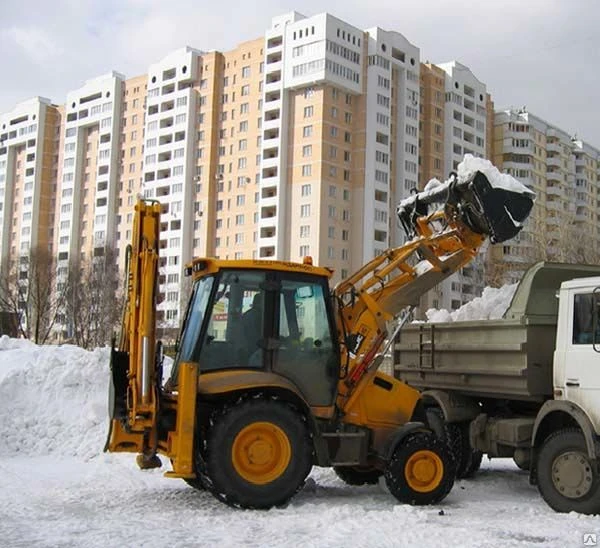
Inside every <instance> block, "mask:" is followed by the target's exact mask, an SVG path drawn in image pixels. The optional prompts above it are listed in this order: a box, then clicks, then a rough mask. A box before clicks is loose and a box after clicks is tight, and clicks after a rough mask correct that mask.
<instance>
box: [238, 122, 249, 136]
mask: <svg viewBox="0 0 600 548" xmlns="http://www.w3.org/2000/svg"><path fill="white" fill-rule="evenodd" d="M244 131H248V121H247V120H244V121H243V122H240V133H242V132H244Z"/></svg>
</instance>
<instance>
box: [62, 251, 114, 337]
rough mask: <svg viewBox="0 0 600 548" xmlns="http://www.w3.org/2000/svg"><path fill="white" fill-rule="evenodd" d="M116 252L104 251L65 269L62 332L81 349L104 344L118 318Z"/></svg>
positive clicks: (75, 262)
mask: <svg viewBox="0 0 600 548" xmlns="http://www.w3.org/2000/svg"><path fill="white" fill-rule="evenodd" d="M116 258H117V255H116V251H115V250H114V249H112V248H104V249H103V253H102V254H101V255H90V256H88V257H86V258H84V259H82V260H79V261H74V262H72V263H71V264H70V266H69V273H68V279H69V282H68V292H67V295H66V299H65V326H64V327H65V329H66V332H67V334H68V336H69V337H70V339H71V340H72V341H73V342H74V343H75V344H76V345H78V346H81V347H82V348H95V347H98V346H103V345H105V344H108V343H109V342H110V340H111V338H112V336H113V333H114V330H115V329H116V328H117V327H118V324H119V320H120V317H121V299H122V296H121V294H120V293H121V292H120V289H119V287H120V283H119V270H118V266H117V263H116Z"/></svg>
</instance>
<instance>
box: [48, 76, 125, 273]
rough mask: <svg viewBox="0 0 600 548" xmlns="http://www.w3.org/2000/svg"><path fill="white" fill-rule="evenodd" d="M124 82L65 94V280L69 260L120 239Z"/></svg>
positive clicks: (106, 80)
mask: <svg viewBox="0 0 600 548" xmlns="http://www.w3.org/2000/svg"><path fill="white" fill-rule="evenodd" d="M124 80H125V78H124V76H122V75H121V74H118V73H116V72H112V73H109V74H106V75H104V76H100V77H98V78H94V79H92V80H88V81H87V82H86V83H85V84H84V85H83V86H82V87H81V88H79V89H77V90H74V91H71V92H70V93H68V94H67V102H66V105H65V120H64V126H63V131H62V132H61V140H60V150H59V169H58V186H57V198H56V224H55V242H56V253H57V256H58V261H59V267H58V269H59V276H60V277H61V278H64V277H65V276H66V275H67V273H68V267H69V264H70V262H71V261H77V260H79V259H85V258H86V257H89V256H92V255H95V256H100V255H102V254H104V250H105V249H106V248H107V247H111V246H114V245H115V242H116V240H117V218H116V216H117V204H118V200H119V175H120V173H119V171H120V170H119V163H120V151H121V149H120V127H121V113H122V110H121V109H122V100H121V96H122V89H123V85H124Z"/></svg>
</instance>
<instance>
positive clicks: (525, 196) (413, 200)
mask: <svg viewBox="0 0 600 548" xmlns="http://www.w3.org/2000/svg"><path fill="white" fill-rule="evenodd" d="M534 198H535V194H534V193H533V192H532V191H530V190H529V189H528V188H527V187H525V186H523V185H522V184H521V183H519V182H518V181H516V180H515V179H513V178H512V177H510V176H507V175H506V174H503V175H501V174H499V173H498V176H497V177H494V179H493V182H491V181H490V180H489V179H488V177H487V176H486V175H485V174H484V173H483V172H482V171H475V172H474V173H472V174H470V175H469V176H467V177H465V178H462V179H459V178H458V177H457V176H456V174H455V173H454V174H452V175H451V177H450V179H448V180H447V181H445V182H444V183H439V182H438V183H437V184H434V185H432V186H431V188H428V189H426V190H423V191H422V192H419V193H417V194H414V195H412V196H410V197H409V198H406V199H404V200H402V202H400V205H399V206H398V209H397V214H398V219H399V220H400V223H401V224H402V226H403V227H404V230H405V232H406V234H407V236H408V238H412V237H414V236H415V235H416V233H417V232H418V229H417V224H418V223H417V219H418V218H421V217H426V216H427V215H428V214H429V211H430V207H434V208H436V207H440V205H441V204H443V206H444V207H445V208H446V209H447V210H448V213H449V215H448V217H449V218H453V217H454V218H458V219H460V221H462V222H463V223H464V224H465V225H467V227H469V229H471V230H472V231H473V232H475V233H477V234H482V235H485V236H488V237H489V239H490V241H491V242H492V243H499V242H504V241H505V240H509V239H510V238H513V237H514V236H516V235H517V234H518V233H519V231H520V230H521V229H522V228H523V222H524V221H525V219H527V217H528V216H529V214H530V212H531V208H532V207H533V201H534Z"/></svg>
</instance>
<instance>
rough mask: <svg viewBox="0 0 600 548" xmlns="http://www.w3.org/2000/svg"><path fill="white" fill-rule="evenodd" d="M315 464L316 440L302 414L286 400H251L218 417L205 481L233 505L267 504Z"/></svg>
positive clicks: (281, 500)
mask: <svg viewBox="0 0 600 548" xmlns="http://www.w3.org/2000/svg"><path fill="white" fill-rule="evenodd" d="M259 461H260V462H259ZM311 466H312V442H311V439H310V436H309V433H308V431H307V428H306V426H305V423H304V421H303V419H302V417H301V416H300V415H299V414H298V413H297V412H295V411H294V410H293V409H291V408H290V407H289V406H287V405H285V404H284V403H280V402H276V401H273V400H251V401H246V402H243V403H241V404H238V405H237V406H236V407H231V408H227V409H226V410H225V412H224V413H223V414H222V415H220V416H219V417H217V418H216V419H215V424H214V426H213V427H212V428H211V430H210V432H209V438H208V448H207V457H206V475H207V478H208V481H205V482H204V484H205V486H206V488H207V489H209V490H210V492H211V493H212V494H213V495H214V496H215V497H216V498H217V499H219V500H220V501H222V502H224V503H226V504H228V505H230V506H236V507H241V508H259V509H267V508H271V507H273V506H280V505H283V504H285V503H286V502H287V501H288V500H289V499H291V498H292V497H293V496H294V494H295V493H296V492H297V491H298V490H299V489H301V487H302V486H303V485H304V480H305V479H306V477H307V476H308V474H309V472H310V469H311Z"/></svg>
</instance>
